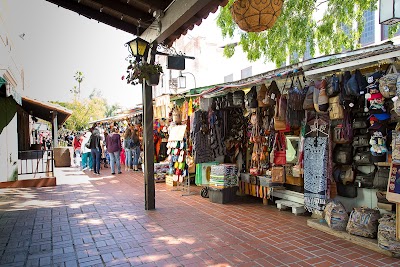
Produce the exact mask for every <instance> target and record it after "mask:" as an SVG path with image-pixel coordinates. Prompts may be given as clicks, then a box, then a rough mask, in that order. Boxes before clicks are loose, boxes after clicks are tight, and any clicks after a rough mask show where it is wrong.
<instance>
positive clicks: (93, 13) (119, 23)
mask: <svg viewBox="0 0 400 267" xmlns="http://www.w3.org/2000/svg"><path fill="white" fill-rule="evenodd" d="M46 1H47V2H50V3H53V4H56V5H58V6H61V7H63V8H65V9H69V10H71V11H74V12H76V13H78V14H80V15H83V16H85V17H87V18H90V19H94V20H97V21H99V22H102V23H104V24H107V25H109V26H111V27H114V28H117V29H120V30H123V31H126V32H129V33H132V34H135V35H136V34H137V25H134V24H130V23H128V22H126V21H123V20H120V19H117V18H115V17H112V16H110V15H107V14H105V13H101V12H100V11H97V10H94V9H92V8H90V7H88V6H85V5H81V4H79V3H77V2H73V1H69V0H46ZM141 32H143V28H141V29H139V34H140V33H141Z"/></svg>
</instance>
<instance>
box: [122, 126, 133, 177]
mask: <svg viewBox="0 0 400 267" xmlns="http://www.w3.org/2000/svg"><path fill="white" fill-rule="evenodd" d="M132 142H133V141H132V131H131V129H129V128H127V129H126V131H125V134H124V149H125V171H129V170H132V151H131V145H132Z"/></svg>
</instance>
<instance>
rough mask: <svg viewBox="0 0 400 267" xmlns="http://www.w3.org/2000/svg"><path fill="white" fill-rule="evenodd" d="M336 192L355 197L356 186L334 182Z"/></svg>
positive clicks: (340, 194) (343, 195)
mask: <svg viewBox="0 0 400 267" xmlns="http://www.w3.org/2000/svg"><path fill="white" fill-rule="evenodd" d="M336 190H337V194H338V195H339V196H342V197H347V198H356V197H357V187H355V186H354V185H344V184H343V183H336Z"/></svg>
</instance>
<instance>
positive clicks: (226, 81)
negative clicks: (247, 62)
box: [224, 73, 233, 83]
mask: <svg viewBox="0 0 400 267" xmlns="http://www.w3.org/2000/svg"><path fill="white" fill-rule="evenodd" d="M228 82H233V73H232V74H229V75H226V76H225V77H224V83H228Z"/></svg>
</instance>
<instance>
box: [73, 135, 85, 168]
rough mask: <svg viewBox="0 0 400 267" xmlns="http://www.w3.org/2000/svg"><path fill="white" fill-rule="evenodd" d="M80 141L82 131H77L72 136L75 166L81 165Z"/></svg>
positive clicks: (81, 139)
mask: <svg viewBox="0 0 400 267" xmlns="http://www.w3.org/2000/svg"><path fill="white" fill-rule="evenodd" d="M82 141H83V136H82V133H80V132H79V133H77V135H76V136H75V138H74V142H73V147H74V163H75V166H76V167H81V150H82Z"/></svg>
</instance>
